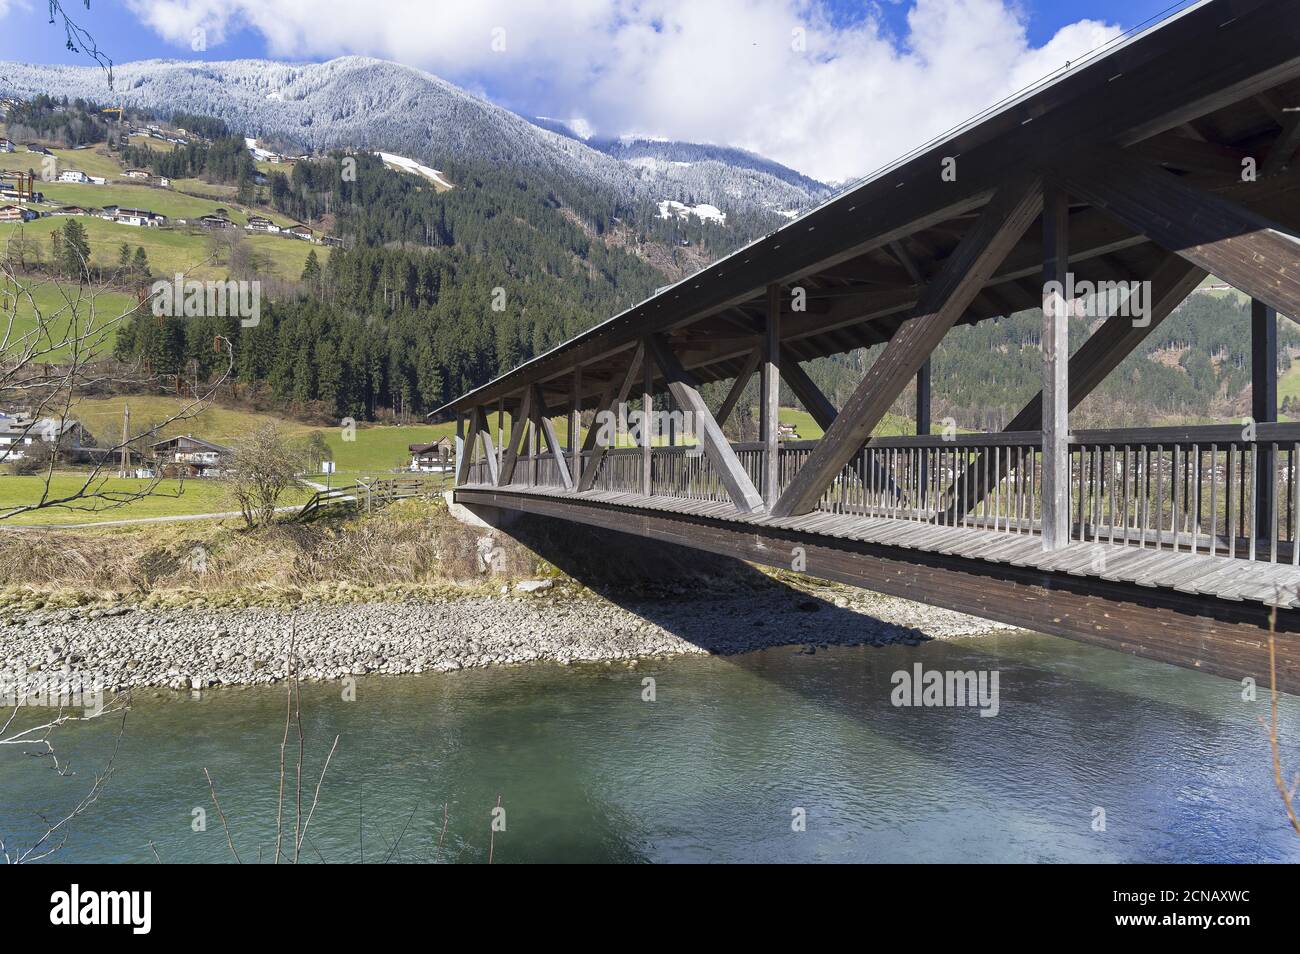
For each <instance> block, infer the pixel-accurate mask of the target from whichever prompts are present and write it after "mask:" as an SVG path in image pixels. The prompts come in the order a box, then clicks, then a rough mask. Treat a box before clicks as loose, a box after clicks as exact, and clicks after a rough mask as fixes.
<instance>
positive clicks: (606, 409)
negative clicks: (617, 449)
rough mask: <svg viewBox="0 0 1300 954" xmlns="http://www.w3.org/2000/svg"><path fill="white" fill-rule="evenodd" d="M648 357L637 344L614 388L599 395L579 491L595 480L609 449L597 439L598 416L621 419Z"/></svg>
mask: <svg viewBox="0 0 1300 954" xmlns="http://www.w3.org/2000/svg"><path fill="white" fill-rule="evenodd" d="M647 360H648V359H647V358H646V354H645V345H644V344H638V345H637V346H636V350H635V351H634V352H632V360H631V361H630V362H629V363H628V366H627V368H626V369H625V370H624V372H623V376H622V378H621V379H620V380H619V384H618V386H617V387H616V388H613V389H612V390H611V389H606V391H605V393H604V394H603V395H601V405H600V407H598V408H597V409H596V410H597V414H596V417H597V419H596V420H595V421H592V427H591V430H590V431H588V432H587V445H588V446H587V447H586V448H585V449H586V450H589V451H591V452H592V454H591V460H590V461H589V462H588V464H587V466H586V467H584V468H583V470H582V479H581V480H579V481H578V490H579V492H581V491H584V490H590V489H591V487H592V484H594V483H595V482H596V477H597V475H598V474H599V473H600V465H601V462H602V461H603V460H604V459H605V454H606V453H607V452H608V451H609V445H608V444H602V443H600V442H599V440H597V438H598V437H599V435H600V432H601V430H602V429H603V428H602V426H601V420H600V417H601V415H602V414H613V415H617V416H618V417H619V419H620V420H621V419H622V415H621V409H622V406H623V402H625V401H626V400H627V396H628V395H629V394H631V393H632V385H633V383H634V382H635V381H636V373H637V371H639V370H640V369H641V365H642V364H643V363H645V361H647Z"/></svg>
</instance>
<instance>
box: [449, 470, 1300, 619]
mask: <svg viewBox="0 0 1300 954" xmlns="http://www.w3.org/2000/svg"><path fill="white" fill-rule="evenodd" d="M461 489H462V490H466V491H475V490H479V491H490V492H492V493H494V494H507V495H508V494H516V495H520V496H533V497H548V498H558V499H562V500H564V501H565V502H566V503H569V504H595V505H605V506H609V507H617V508H627V509H629V510H650V511H656V512H661V513H670V514H680V515H682V516H691V517H704V518H709V519H714V520H723V521H727V522H729V523H737V524H747V525H751V526H759V527H768V528H772V529H778V530H788V531H794V532H798V533H805V534H813V535H818V536H824V537H829V538H831V539H838V540H853V541H856V542H859V543H870V544H877V545H881V546H889V547H899V548H902V549H905V550H917V551H923V552H928V553H936V554H940V555H943V556H953V557H961V558H964V559H970V560H981V561H985V562H988V563H993V564H1007V565H1010V566H1015V567H1023V568H1029V569H1034V570H1040V571H1043V572H1049V573H1067V574H1070V575H1071V576H1079V577H1092V578H1097V579H1102V580H1107V581H1110V582H1119V583H1133V584H1137V585H1138V586H1144V587H1150V588H1153V589H1168V590H1176V591H1178V592H1180V593H1186V594H1191V595H1200V596H1208V597H1213V598H1216V599H1222V600H1230V601H1233V602H1240V601H1251V602H1256V603H1262V604H1264V605H1265V606H1279V607H1287V608H1300V567H1297V566H1292V565H1288V564H1276V563H1266V562H1263V561H1255V560H1249V559H1245V558H1242V557H1237V558H1230V557H1227V556H1210V555H1208V554H1206V553H1189V552H1187V550H1186V549H1185V548H1184V549H1183V550H1180V551H1175V550H1173V549H1172V548H1170V547H1168V546H1166V547H1163V548H1160V549H1157V548H1155V547H1137V546H1124V545H1120V544H1109V543H1104V542H1101V541H1098V542H1087V541H1074V542H1072V543H1070V544H1069V545H1068V546H1066V547H1065V548H1063V549H1060V550H1052V551H1046V550H1044V549H1043V544H1042V538H1041V537H1039V536H1038V535H1037V534H1032V533H1007V532H1005V531H995V530H986V529H982V528H978V527H960V526H959V527H944V526H938V527H936V526H933V525H930V524H926V523H921V522H918V521H911V520H899V519H897V518H893V517H862V516H853V515H850V514H833V513H824V512H813V513H810V514H804V515H802V516H796V517H774V516H772V515H771V514H767V513H738V512H737V511H736V509H735V507H733V506H732V505H731V504H729V503H719V502H716V501H709V500H687V499H682V498H677V497H665V496H661V495H651V496H645V495H642V494H633V493H617V492H612V491H606V490H587V491H581V492H576V493H575V492H573V491H567V490H565V489H564V488H562V487H544V486H529V485H527V484H510V485H507V486H504V487H497V486H493V485H490V484H479V485H475V484H468V485H465V486H464V487H462V488H461Z"/></svg>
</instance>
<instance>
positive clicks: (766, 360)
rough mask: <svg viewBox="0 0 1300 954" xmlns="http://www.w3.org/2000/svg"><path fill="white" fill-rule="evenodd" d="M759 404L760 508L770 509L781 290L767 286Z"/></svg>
mask: <svg viewBox="0 0 1300 954" xmlns="http://www.w3.org/2000/svg"><path fill="white" fill-rule="evenodd" d="M759 381H760V388H759V390H760V393H761V400H760V403H759V418H758V419H759V430H760V440H762V442H763V481H762V483H763V504H764V505H765V506H766V507H768V508H769V509H771V507H772V505H773V504H775V503H776V498H777V497H778V496H779V495H780V494H779V491H780V480H781V476H780V475H781V443H780V436H781V430H780V414H781V403H780V398H781V286H780V285H768V286H767V328H766V332H765V334H764V338H763V367H762V372H761V377H760V379H759Z"/></svg>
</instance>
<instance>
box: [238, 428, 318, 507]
mask: <svg viewBox="0 0 1300 954" xmlns="http://www.w3.org/2000/svg"><path fill="white" fill-rule="evenodd" d="M302 462H303V458H302V452H301V448H299V447H298V446H296V445H295V444H294V443H292V442H291V441H289V440H288V439H287V438H286V437H285V436H284V433H283V431H281V430H280V428H279V427H278V426H277V425H276V424H263V425H262V426H261V427H259V428H258V429H257V430H255V431H254V432H253V433H252V434H251V435H250V436H249V437H248V438H247V439H246V440H244V441H242V442H241V443H239V444H237V445H236V446H235V457H234V461H233V466H232V468H231V470H232V474H231V477H232V480H231V494H232V495H233V496H234V498H235V501H236V502H237V503H238V504H239V509H240V512H241V513H243V515H244V522H245V523H246V524H247V525H248V526H250V527H260V526H265V525H267V524H269V523H270V522H271V521H272V520H274V519H275V510H276V507H278V506H279V505H280V500H281V498H283V497H284V494H285V492H286V491H288V490H289V488H291V487H296V486H297V485H298V483H299V481H298V477H297V475H298V473H299V471H301V470H302Z"/></svg>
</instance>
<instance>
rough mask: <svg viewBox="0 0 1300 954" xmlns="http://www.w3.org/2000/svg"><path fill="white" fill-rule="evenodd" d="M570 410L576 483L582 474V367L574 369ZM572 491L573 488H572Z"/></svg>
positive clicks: (571, 443) (572, 470) (570, 468)
mask: <svg viewBox="0 0 1300 954" xmlns="http://www.w3.org/2000/svg"><path fill="white" fill-rule="evenodd" d="M571 403H572V407H570V408H569V456H570V457H571V458H572V463H571V464H570V466H569V472H570V474H572V476H573V482H574V483H576V482H577V480H578V478H579V476H580V475H581V474H582V365H580V364H579V365H575V366H574V368H573V397H572V401H571ZM570 489H572V488H570Z"/></svg>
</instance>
